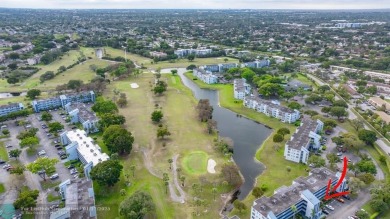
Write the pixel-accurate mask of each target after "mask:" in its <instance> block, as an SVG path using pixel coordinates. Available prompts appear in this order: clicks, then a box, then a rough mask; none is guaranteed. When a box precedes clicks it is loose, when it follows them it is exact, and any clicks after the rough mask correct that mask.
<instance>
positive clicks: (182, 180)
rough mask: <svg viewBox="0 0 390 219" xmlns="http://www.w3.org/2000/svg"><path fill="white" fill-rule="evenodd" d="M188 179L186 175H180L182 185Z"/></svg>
mask: <svg viewBox="0 0 390 219" xmlns="http://www.w3.org/2000/svg"><path fill="white" fill-rule="evenodd" d="M185 180H186V177H185V176H180V181H181V186H183V187H184V181H185Z"/></svg>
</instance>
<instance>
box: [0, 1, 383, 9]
mask: <svg viewBox="0 0 390 219" xmlns="http://www.w3.org/2000/svg"><path fill="white" fill-rule="evenodd" d="M0 7H4V8H53V9H57V8H64V9H89V8H91V9H98V8H101V9H103V8H107V9H132V8H134V9H229V8H230V9H382V8H390V0H371V1H367V0H328V1H321V2H319V1H318V0H239V1H237V0H1V2H0Z"/></svg>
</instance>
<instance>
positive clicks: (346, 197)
mask: <svg viewBox="0 0 390 219" xmlns="http://www.w3.org/2000/svg"><path fill="white" fill-rule="evenodd" d="M343 198H345V199H347V200H351V197H349V195H343Z"/></svg>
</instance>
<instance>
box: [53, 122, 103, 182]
mask: <svg viewBox="0 0 390 219" xmlns="http://www.w3.org/2000/svg"><path fill="white" fill-rule="evenodd" d="M61 143H62V144H63V145H66V147H65V150H66V153H67V154H69V156H68V159H69V160H77V159H79V160H80V161H81V162H82V163H83V164H84V174H85V176H87V177H88V178H89V173H90V172H91V170H92V168H93V167H94V166H96V165H97V164H98V163H100V162H103V161H105V160H108V159H109V157H108V155H107V154H106V153H103V152H102V150H101V148H100V147H99V146H98V145H97V144H95V142H94V141H93V139H92V138H91V137H88V136H87V133H86V132H85V131H84V130H81V129H75V130H72V131H66V132H64V133H62V134H61Z"/></svg>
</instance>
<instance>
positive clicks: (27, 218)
mask: <svg viewBox="0 0 390 219" xmlns="http://www.w3.org/2000/svg"><path fill="white" fill-rule="evenodd" d="M34 218H35V215H34V214H33V213H31V212H29V213H27V214H23V215H22V219H34Z"/></svg>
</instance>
